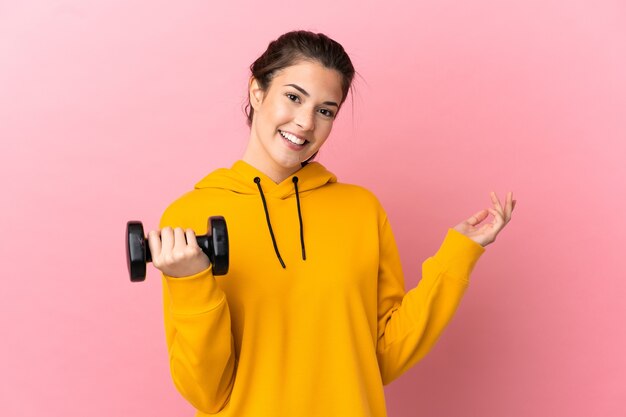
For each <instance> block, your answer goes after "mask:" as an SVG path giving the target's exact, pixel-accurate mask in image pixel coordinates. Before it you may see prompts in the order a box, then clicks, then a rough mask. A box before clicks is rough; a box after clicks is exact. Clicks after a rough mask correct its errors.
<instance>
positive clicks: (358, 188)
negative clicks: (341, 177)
mask: <svg viewBox="0 0 626 417" xmlns="http://www.w3.org/2000/svg"><path fill="white" fill-rule="evenodd" d="M326 188H328V190H329V191H331V192H333V193H334V194H335V195H336V196H340V197H341V200H346V201H349V202H350V205H352V206H353V207H359V208H361V209H364V208H366V207H367V208H371V209H374V210H376V211H384V209H383V207H382V205H381V203H380V200H379V199H378V197H377V196H376V194H374V192H372V191H371V190H370V189H369V188H367V187H364V186H362V185H357V184H350V183H345V182H334V183H332V184H328V186H327V187H326Z"/></svg>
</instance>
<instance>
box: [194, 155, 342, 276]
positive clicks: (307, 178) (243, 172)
mask: <svg viewBox="0 0 626 417" xmlns="http://www.w3.org/2000/svg"><path fill="white" fill-rule="evenodd" d="M333 182H337V177H336V176H335V175H334V174H333V173H332V172H330V171H328V170H327V169H326V168H325V167H324V166H323V165H322V164H320V163H318V162H310V163H307V164H305V165H304V166H303V167H302V168H300V169H299V170H298V171H297V172H295V173H294V174H293V175H290V176H289V177H287V178H285V179H284V180H283V181H282V182H280V183H279V184H277V183H275V182H274V181H273V180H272V179H271V178H270V177H268V176H267V175H265V174H263V173H262V172H261V171H259V170H258V169H256V168H255V167H253V166H252V165H250V164H248V163H247V162H245V161H243V160H239V161H237V162H235V163H234V164H233V166H232V167H231V168H230V169H227V168H220V169H217V170H215V171H213V172H212V173H210V174H209V175H207V176H206V177H204V178H203V179H202V180H200V181H199V182H198V183H197V184H196V185H195V188H196V189H202V188H219V189H223V190H229V191H234V192H236V193H239V194H258V195H259V197H260V200H261V203H262V205H263V210H264V211H265V220H266V221H267V228H268V230H269V235H270V238H271V239H272V245H273V246H274V252H275V253H276V258H277V259H278V261H279V262H280V265H281V266H282V267H283V269H285V268H287V266H286V265H285V262H284V261H283V259H282V257H281V255H280V251H279V249H278V243H277V242H276V237H275V236H274V230H273V229H272V222H271V219H270V214H269V210H268V209H267V200H266V199H265V196H269V197H273V198H279V199H282V200H284V199H287V198H289V197H291V196H292V195H295V196H296V198H295V200H296V205H295V207H294V212H295V210H296V209H297V215H298V221H299V223H300V245H301V248H302V260H303V261H306V248H305V245H304V227H303V222H302V211H301V210H300V193H307V192H309V191H313V190H315V189H316V188H320V187H323V186H324V185H326V184H329V183H333Z"/></svg>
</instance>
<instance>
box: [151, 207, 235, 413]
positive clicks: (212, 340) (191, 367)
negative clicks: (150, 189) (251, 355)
mask: <svg viewBox="0 0 626 417" xmlns="http://www.w3.org/2000/svg"><path fill="white" fill-rule="evenodd" d="M173 207H174V206H170V207H169V208H168V209H167V210H166V212H165V213H164V214H163V217H162V218H161V223H160V228H163V227H165V226H171V227H177V226H180V227H191V228H194V229H195V230H196V233H197V231H198V229H199V227H197V228H195V227H194V226H197V225H193V224H181V223H183V222H181V220H180V219H183V218H184V217H183V216H182V215H180V214H182V213H177V211H176V209H175V208H173ZM198 226H199V225H198ZM161 275H162V283H163V311H164V323H165V337H166V342H167V349H168V354H169V362H170V372H171V375H172V379H173V381H174V385H175V386H176V389H177V390H178V391H179V392H180V393H181V394H182V396H183V397H184V398H185V399H186V400H187V401H189V403H191V404H192V405H193V406H194V407H195V408H196V409H198V410H200V411H202V412H204V413H208V414H212V413H216V412H217V411H219V410H220V409H222V408H223V407H224V405H226V403H227V402H228V400H229V398H230V393H231V390H232V387H233V384H234V379H235V374H236V367H237V359H236V357H235V347H234V339H233V336H232V333H231V321H230V311H229V308H228V303H227V300H226V294H225V293H224V291H222V290H221V289H220V288H219V286H218V284H217V282H216V281H215V277H214V276H213V272H212V267H211V266H209V267H208V268H207V269H205V270H204V271H201V272H199V273H197V274H195V275H191V276H187V277H181V278H175V277H171V276H168V275H166V274H164V273H162V274H161Z"/></svg>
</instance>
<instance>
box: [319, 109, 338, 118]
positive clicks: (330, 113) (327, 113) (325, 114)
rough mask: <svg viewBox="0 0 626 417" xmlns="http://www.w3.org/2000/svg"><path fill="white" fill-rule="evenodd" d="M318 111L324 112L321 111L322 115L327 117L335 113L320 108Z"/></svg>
mask: <svg viewBox="0 0 626 417" xmlns="http://www.w3.org/2000/svg"><path fill="white" fill-rule="evenodd" d="M320 111H322V112H326V113H322V114H323V115H324V116H327V117H330V118H332V117H334V116H335V113H333V112H332V111H330V110H328V109H321V110H320Z"/></svg>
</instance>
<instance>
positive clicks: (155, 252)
mask: <svg viewBox="0 0 626 417" xmlns="http://www.w3.org/2000/svg"><path fill="white" fill-rule="evenodd" d="M148 247H149V248H150V254H151V255H152V256H153V257H156V256H159V254H160V253H161V233H160V231H159V230H150V232H148Z"/></svg>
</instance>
